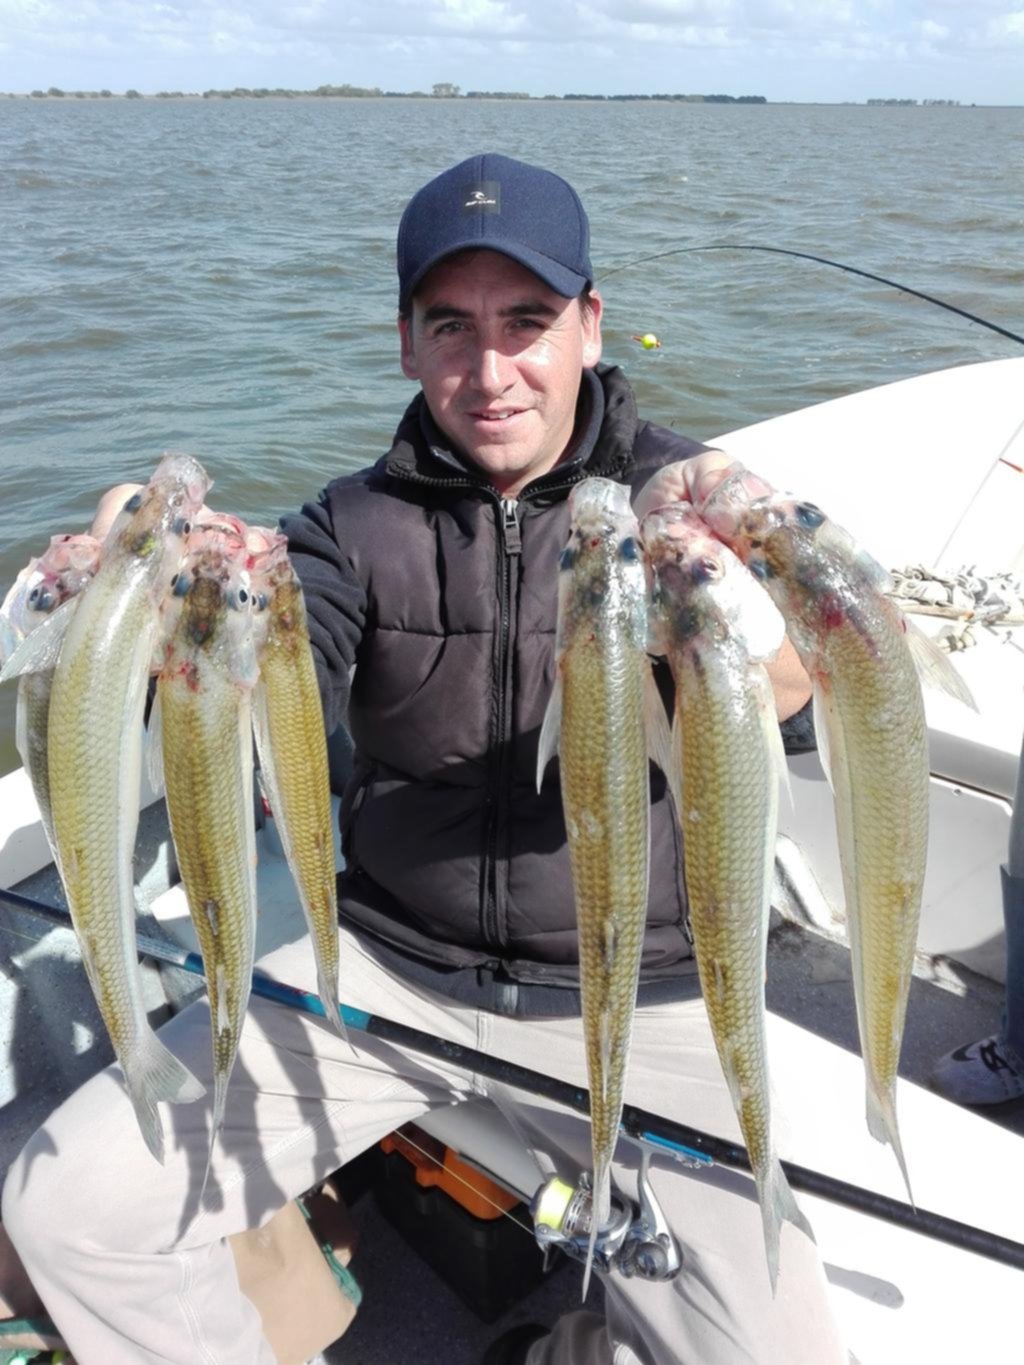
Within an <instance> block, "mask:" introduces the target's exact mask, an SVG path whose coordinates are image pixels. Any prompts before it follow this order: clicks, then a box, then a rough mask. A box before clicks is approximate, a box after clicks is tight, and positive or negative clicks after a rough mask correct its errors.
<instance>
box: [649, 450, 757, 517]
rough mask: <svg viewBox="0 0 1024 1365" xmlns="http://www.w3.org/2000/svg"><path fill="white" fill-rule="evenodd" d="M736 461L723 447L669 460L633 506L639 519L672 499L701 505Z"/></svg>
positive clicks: (671, 501)
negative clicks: (671, 461) (673, 461)
mask: <svg viewBox="0 0 1024 1365" xmlns="http://www.w3.org/2000/svg"><path fill="white" fill-rule="evenodd" d="M735 463H736V462H735V460H733V458H732V457H731V456H730V455H726V453H725V451H724V450H705V451H704V452H703V453H702V454H700V455H694V457H693V458H692V459H691V460H677V461H676V463H675V464H667V465H666V466H665V467H664V469H659V471H658V472H657V474H655V476H654V478H653V479H651V480H650V482H649V483H647V484H646V485H645V487H644V488H643V490H642V491H641V493H640V496H639V497H638V498H637V500H636V505H635V507H634V509H633V510H634V511H635V512H636V515H637V519H638V520H639V521H643V519H644V517H645V516H646V515H647V514H648V512H653V511H655V510H656V509H657V508H659V507H667V506H669V504H671V503H673V502H691V503H695V504H697V505H698V506H699V505H700V504H701V503H702V502H703V500H704V499H705V498H706V497H707V496H708V495H709V494H710V493H711V491H712V490H713V489H714V488H716V487H717V486H718V485H719V484H720V483H721V482H722V480H723V479H724V478H725V471H726V470H727V469H728V468H729V466H730V465H732V464H735Z"/></svg>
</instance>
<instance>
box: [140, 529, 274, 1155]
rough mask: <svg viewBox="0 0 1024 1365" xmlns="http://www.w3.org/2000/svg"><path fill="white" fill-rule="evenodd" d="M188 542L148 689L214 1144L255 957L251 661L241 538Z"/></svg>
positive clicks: (198, 535) (201, 536)
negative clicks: (196, 973)
mask: <svg viewBox="0 0 1024 1365" xmlns="http://www.w3.org/2000/svg"><path fill="white" fill-rule="evenodd" d="M232 542H235V543H232ZM190 544H194V546H195V548H194V549H193V550H192V552H191V553H190V555H189V557H188V559H187V560H186V564H185V566H184V567H183V569H182V572H181V580H180V583H181V584H183V585H184V590H183V593H182V601H181V603H180V606H178V608H177V612H176V613H175V615H176V616H177V620H176V621H174V620H173V617H172V622H169V625H170V632H171V633H170V638H169V640H168V642H167V645H166V657H165V660H164V665H163V668H162V670H161V673H160V677H159V681H158V684H157V689H158V703H159V707H160V721H159V725H160V730H161V737H162V754H163V772H164V782H165V786H166V792H167V809H168V814H169V816H170V822H171V832H172V834H173V837H174V847H175V851H176V853H177V857H178V865H179V867H180V869H181V876H182V882H183V884H184V887H185V892H186V896H187V899H188V905H189V912H190V914H191V917H192V923H193V925H194V927H195V931H196V937H197V938H198V940H199V946H200V949H201V952H202V956H203V967H204V974H205V976H206V984H207V993H208V996H209V1001H210V1022H211V1031H212V1035H213V1061H214V1107H213V1121H212V1128H211V1150H212V1145H213V1141H214V1139H215V1138H216V1135H217V1133H218V1131H219V1129H220V1127H221V1124H222V1122H223V1115H224V1106H225V1102H226V1095H227V1085H228V1080H229V1077H230V1074H231V1070H232V1067H233V1066H234V1061H235V1057H236V1054H237V1051H238V1043H239V1039H240V1036H241V1031H242V1025H243V1022H244V1018H245V1010H246V1005H247V1003H248V999H249V991H250V984H251V980H252V969H253V962H254V958H255V941H256V844H255V829H254V816H253V806H252V792H253V767H252V741H251V707H250V695H251V689H252V686H253V684H254V683H255V657H254V645H253V616H252V612H251V610H250V602H251V599H250V596H249V593H248V591H247V589H246V588H245V587H244V586H243V587H242V591H241V594H239V590H238V584H237V583H235V582H233V579H234V578H235V577H236V576H237V575H238V573H239V568H238V565H240V564H243V563H244V559H245V546H244V541H242V540H240V539H239V538H235V537H230V536H226V535H221V534H215V533H213V532H204V531H203V530H202V528H200V529H199V530H198V531H197V532H194V533H193V538H192V542H190ZM240 595H241V597H242V598H243V601H242V602H239V600H238V599H239V596H240ZM207 1169H209V1166H208V1167H207Z"/></svg>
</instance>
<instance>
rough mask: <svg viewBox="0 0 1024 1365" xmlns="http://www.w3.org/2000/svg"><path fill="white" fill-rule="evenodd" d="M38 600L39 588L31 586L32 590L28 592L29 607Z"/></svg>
mask: <svg viewBox="0 0 1024 1365" xmlns="http://www.w3.org/2000/svg"><path fill="white" fill-rule="evenodd" d="M38 601H39V589H38V588H33V589H32V591H31V592H30V593H29V595H28V604H29V606H30V607H34V606H35V604H36V603H37V602H38Z"/></svg>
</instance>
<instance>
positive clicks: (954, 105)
mask: <svg viewBox="0 0 1024 1365" xmlns="http://www.w3.org/2000/svg"><path fill="white" fill-rule="evenodd" d="M867 102H868V104H870V105H887V104H897V105H905V104H910V105H916V104H918V103H921V104H923V105H925V106H926V107H927V106H932V105H937V104H938V105H942V106H944V107H945V108H949V109H959V107H960V101H959V100H921V101H918V100H868V101H867Z"/></svg>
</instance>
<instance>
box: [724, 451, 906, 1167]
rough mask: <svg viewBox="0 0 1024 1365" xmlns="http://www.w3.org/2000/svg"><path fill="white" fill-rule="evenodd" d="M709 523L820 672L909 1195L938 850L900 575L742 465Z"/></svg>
mask: <svg viewBox="0 0 1024 1365" xmlns="http://www.w3.org/2000/svg"><path fill="white" fill-rule="evenodd" d="M704 516H705V518H706V519H707V520H708V521H709V523H710V524H711V525H712V526H713V527H714V528H715V529H716V531H718V533H719V534H721V535H722V537H723V539H725V540H727V541H728V542H729V544H730V545H732V546H733V548H734V549H735V550H736V552H737V554H739V556H740V557H741V558H742V559H743V560H744V562H745V563H747V564H748V565H749V567H750V568H751V569H752V570H753V571H754V572H755V573H756V574H757V576H758V577H759V578H761V580H762V581H763V583H764V586H765V587H766V588H767V589H768V591H769V592H770V593H771V595H772V596H773V598H774V599H775V601H776V602H777V604H778V606H779V608H780V610H781V611H782V613H783V615H784V617H785V618H786V623H787V627H788V629H789V634H790V637H791V638H792V640H793V643H794V645H795V646H796V648H797V651H798V653H799V655H800V658H801V661H802V663H803V665H804V667H805V668H806V669H807V672H808V673H809V674H810V677H811V681H812V684H813V687H814V694H815V722H816V728H817V732H818V743H819V749H820V751H821V755H822V760H823V763H824V765H825V767H826V770H827V771H828V773H829V778H830V781H831V784H832V790H833V795H834V801H835V813H836V828H837V834H838V842H839V854H840V862H841V866H842V875H843V892H844V896H845V900H846V908H847V917H846V919H847V933H848V936H849V941H850V953H851V959H852V963H853V980H854V994H855V998H856V1005H857V1023H858V1031H859V1034H860V1041H861V1052H862V1055H863V1059H864V1067H865V1076H866V1090H867V1122H868V1129H869V1131H870V1133H871V1134H872V1136H873V1137H875V1138H876V1139H878V1141H880V1142H889V1143H890V1144H891V1145H892V1147H893V1150H894V1152H895V1154H896V1158H897V1161H898V1162H899V1165H900V1170H901V1172H902V1174H903V1178H904V1181H905V1183H906V1186H907V1191H908V1194H909V1193H910V1180H909V1175H908V1172H907V1166H906V1161H905V1158H904V1154H903V1148H902V1144H901V1141H900V1136H899V1129H898V1125H897V1118H896V1078H897V1072H898V1066H899V1055H900V1048H901V1043H902V1037H903V1027H904V1021H905V1017H906V1010H907V1001H908V997H909V991H910V980H911V975H912V971H913V959H914V948H915V944H916V940H917V927H918V921H919V918H920V909H921V896H922V891H923V886H924V875H925V865H926V861H927V849H928V798H929V768H930V765H929V758H928V734H927V725H926V721H925V714H924V703H923V700H922V696H921V687H920V682H919V680H918V676H917V667H916V664H915V660H914V656H913V654H912V652H911V648H910V645H909V642H908V628H907V623H906V620H905V618H904V617H903V615H902V613H901V612H900V611H899V609H898V608H897V607H896V606H895V605H894V604H893V603H892V602H890V601H889V600H888V599H887V598H886V597H885V595H884V590H885V588H886V587H887V585H888V582H889V579H888V575H887V574H886V572H885V571H884V570H883V569H882V568H881V567H880V566H879V565H878V564H877V563H875V561H874V560H873V559H871V557H870V556H869V555H867V554H865V553H864V552H863V551H860V550H858V549H857V547H856V546H855V545H854V543H853V541H852V539H851V538H850V537H849V535H848V534H847V533H846V532H845V531H843V530H842V528H841V527H838V526H836V525H835V523H833V522H831V521H830V520H829V519H828V518H827V517H826V516H825V514H824V513H823V512H822V511H821V510H820V509H819V508H817V507H815V506H814V505H813V504H812V503H807V502H800V501H798V500H796V499H793V498H791V497H787V496H785V495H782V494H779V493H776V492H774V490H772V489H771V488H770V487H768V485H766V484H764V483H763V482H762V481H761V480H759V479H758V478H757V477H756V476H754V475H751V474H750V473H749V471H746V470H743V469H742V467H739V468H735V469H734V470H733V471H732V472H731V473H730V475H729V476H728V477H727V478H726V479H725V481H724V482H723V483H722V484H721V485H720V487H719V488H718V489H716V490H715V491H714V492H713V493H712V494H711V496H710V498H709V499H708V500H707V502H706V505H705V508H704Z"/></svg>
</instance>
